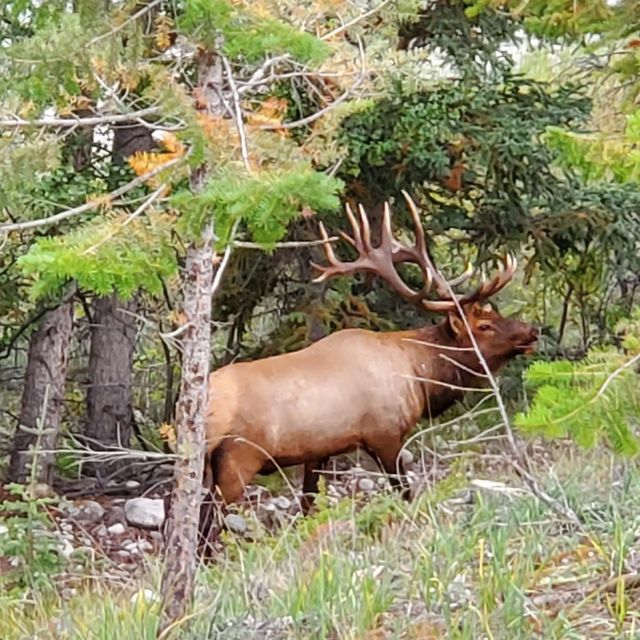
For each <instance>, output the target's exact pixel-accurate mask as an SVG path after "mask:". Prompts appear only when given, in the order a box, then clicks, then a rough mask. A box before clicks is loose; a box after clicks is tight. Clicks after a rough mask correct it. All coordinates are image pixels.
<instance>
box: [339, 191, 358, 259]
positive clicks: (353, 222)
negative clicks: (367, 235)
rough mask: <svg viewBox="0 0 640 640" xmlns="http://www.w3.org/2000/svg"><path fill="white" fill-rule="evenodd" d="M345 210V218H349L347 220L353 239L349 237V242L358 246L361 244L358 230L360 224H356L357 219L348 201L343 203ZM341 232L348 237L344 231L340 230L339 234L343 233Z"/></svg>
mask: <svg viewBox="0 0 640 640" xmlns="http://www.w3.org/2000/svg"><path fill="white" fill-rule="evenodd" d="M345 210H346V212H347V218H349V222H350V223H351V228H352V229H353V239H351V238H349V242H350V244H351V246H353V247H358V248H359V247H361V246H362V233H361V232H360V225H359V224H358V219H357V218H356V216H355V215H354V213H353V210H352V209H351V205H350V204H349V203H348V202H347V203H346V205H345ZM343 234H344V236H346V237H349V236H347V234H346V233H344V232H343V231H341V232H340V235H343ZM344 236H343V237H344Z"/></svg>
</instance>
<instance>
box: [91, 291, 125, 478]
mask: <svg viewBox="0 0 640 640" xmlns="http://www.w3.org/2000/svg"><path fill="white" fill-rule="evenodd" d="M135 309H136V303H135V301H128V302H123V301H122V300H120V299H119V298H118V296H117V295H115V294H112V295H110V296H107V297H103V298H96V299H95V301H94V303H93V310H94V312H93V318H92V319H91V320H92V321H91V351H90V353H89V390H88V392H87V425H86V429H85V435H86V436H87V438H90V440H89V441H88V442H89V446H91V448H96V449H97V448H99V447H100V445H119V444H121V445H123V446H126V447H128V446H129V444H130V442H129V441H130V439H131V425H132V421H133V408H132V389H131V382H132V371H131V370H132V366H133V352H134V348H135V342H136V319H135V317H134V315H133V312H134V311H135ZM122 466H123V465H122V462H119V463H109V464H106V465H104V464H95V463H92V464H91V465H88V470H89V472H91V473H96V474H100V476H102V477H104V475H106V474H112V473H114V471H117V469H118V468H121V467H122Z"/></svg>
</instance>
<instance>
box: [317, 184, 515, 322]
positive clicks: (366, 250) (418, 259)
mask: <svg viewBox="0 0 640 640" xmlns="http://www.w3.org/2000/svg"><path fill="white" fill-rule="evenodd" d="M402 194H403V196H404V198H405V200H406V201H407V205H408V206H409V211H410V212H411V216H412V218H413V221H414V225H415V237H416V239H415V243H414V244H413V245H411V246H407V245H404V244H402V243H401V242H399V241H398V240H396V239H395V238H394V236H393V231H392V228H391V210H390V207H389V203H388V202H385V204H384V210H383V215H382V232H381V237H380V244H379V245H378V246H377V247H374V246H373V245H372V242H371V226H370V224H369V218H368V217H367V213H366V211H365V209H364V207H363V206H362V205H359V206H358V213H357V214H356V213H354V211H353V209H352V208H351V207H350V206H349V205H348V204H347V205H346V212H347V217H348V218H349V222H350V223H351V228H352V230H353V237H350V236H349V235H348V234H346V233H344V232H342V231H341V232H339V233H340V235H341V236H342V237H343V238H344V239H345V240H346V241H347V242H349V244H351V246H352V247H354V248H355V250H356V251H357V253H358V257H357V258H356V259H355V260H353V261H352V262H342V261H341V260H339V259H338V258H337V257H336V254H335V252H334V250H333V247H332V246H331V243H330V241H329V235H328V233H327V231H326V229H325V227H324V225H323V224H322V223H320V235H321V237H322V240H323V245H324V251H325V254H326V257H327V262H328V263H329V264H328V265H319V264H316V263H313V262H312V263H311V264H312V266H313V267H314V268H315V269H317V270H318V271H320V272H321V273H320V275H319V276H318V277H317V278H315V279H314V282H323V281H324V280H327V279H328V278H331V277H333V276H338V275H348V274H352V273H356V272H358V271H368V272H370V273H375V274H377V275H379V276H380V277H381V278H383V279H384V280H386V282H387V283H388V284H389V285H390V286H391V287H392V288H393V289H394V290H395V291H396V292H397V293H398V294H399V295H401V296H402V297H403V298H405V299H406V300H409V301H410V302H413V303H414V304H420V305H421V306H422V307H423V308H425V309H428V310H430V311H436V312H447V311H456V310H457V309H458V307H459V306H460V305H466V304H471V303H472V302H476V301H478V300H482V299H485V298H488V297H490V296H492V295H493V294H494V293H497V292H498V291H500V289H502V288H503V287H504V286H505V285H506V284H507V283H508V282H509V281H510V280H511V278H512V277H513V274H514V273H515V270H516V267H517V263H516V261H515V259H514V258H513V257H512V256H511V255H510V254H508V255H507V256H505V258H504V264H503V266H502V267H501V269H500V270H499V272H498V273H497V274H496V275H495V276H494V277H493V278H492V279H491V280H489V281H488V282H487V281H485V280H484V278H483V281H482V283H481V284H480V285H479V286H478V287H477V288H476V289H475V291H473V292H471V293H468V294H466V295H464V296H461V297H458V296H456V295H455V294H454V293H453V290H452V289H453V287H454V286H457V285H458V284H461V283H462V282H464V281H466V280H468V279H469V278H470V277H471V275H472V273H473V268H472V266H471V265H468V266H467V268H466V269H465V271H464V272H463V273H461V274H460V275H459V276H457V277H455V278H452V279H451V280H446V279H445V278H444V277H443V276H442V274H440V273H439V271H438V270H437V269H436V267H435V265H434V264H433V261H432V260H431V256H430V255H429V251H428V248H427V241H426V234H425V231H424V228H423V226H422V224H421V223H420V216H419V214H418V208H417V207H416V205H415V203H414V202H413V200H412V199H411V197H410V196H409V194H408V193H407V192H406V191H403V192H402ZM401 262H413V263H416V264H417V265H418V266H419V267H420V271H421V272H422V275H423V279H424V285H423V287H422V289H420V290H419V291H416V290H414V289H412V288H411V287H410V286H409V285H408V284H407V283H406V282H404V280H403V279H402V278H401V277H400V275H399V273H398V272H397V270H396V265H397V264H398V263H401ZM432 285H435V289H436V292H437V293H438V295H439V296H440V300H428V299H427V294H428V293H429V292H430V290H431V287H432Z"/></svg>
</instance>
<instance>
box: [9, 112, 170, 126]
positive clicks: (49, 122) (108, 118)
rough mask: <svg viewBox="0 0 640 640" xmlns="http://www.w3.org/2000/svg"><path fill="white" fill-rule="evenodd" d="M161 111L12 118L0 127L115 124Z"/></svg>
mask: <svg viewBox="0 0 640 640" xmlns="http://www.w3.org/2000/svg"><path fill="white" fill-rule="evenodd" d="M159 111H160V108H159V107H148V108H147V109H140V110H139V111H132V112H131V113H112V114H107V115H103V116H92V117H89V118H55V117H51V118H39V119H37V120H24V119H22V118H11V119H9V120H0V128H3V129H20V128H22V129H26V128H32V127H33V128H36V127H62V128H66V127H72V128H73V127H85V126H94V125H99V124H113V123H115V122H128V121H130V120H135V119H139V118H144V117H146V116H150V115H154V114H156V113H158V112H159Z"/></svg>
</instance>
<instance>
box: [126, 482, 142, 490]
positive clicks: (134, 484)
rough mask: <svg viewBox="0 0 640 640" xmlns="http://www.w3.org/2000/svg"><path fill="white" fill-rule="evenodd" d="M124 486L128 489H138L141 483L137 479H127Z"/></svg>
mask: <svg viewBox="0 0 640 640" xmlns="http://www.w3.org/2000/svg"><path fill="white" fill-rule="evenodd" d="M124 486H125V487H126V488H127V489H137V488H138V487H139V486H140V483H139V482H138V481H137V480H127V481H126V482H125V483H124Z"/></svg>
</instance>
